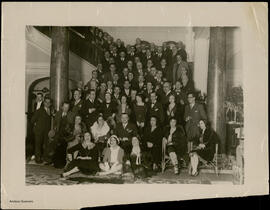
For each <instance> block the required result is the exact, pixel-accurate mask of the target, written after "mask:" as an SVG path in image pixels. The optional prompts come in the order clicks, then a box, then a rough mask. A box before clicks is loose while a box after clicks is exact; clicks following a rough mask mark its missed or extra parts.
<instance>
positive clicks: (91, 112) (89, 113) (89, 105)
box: [82, 89, 99, 129]
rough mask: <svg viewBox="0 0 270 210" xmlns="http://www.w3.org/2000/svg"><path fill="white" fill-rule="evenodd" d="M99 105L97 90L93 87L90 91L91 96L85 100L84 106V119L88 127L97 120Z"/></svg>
mask: <svg viewBox="0 0 270 210" xmlns="http://www.w3.org/2000/svg"><path fill="white" fill-rule="evenodd" d="M98 107H99V102H98V100H97V99H96V91H95V90H93V89H91V90H90V91H89V98H88V99H87V100H86V101H85V102H84V104H83V107H82V116H83V121H84V122H85V124H86V126H87V128H88V129H89V128H90V126H92V125H93V123H94V122H95V121H96V120H97V117H98V110H97V109H98Z"/></svg>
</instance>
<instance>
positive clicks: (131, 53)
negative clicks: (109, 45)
mask: <svg viewBox="0 0 270 210" xmlns="http://www.w3.org/2000/svg"><path fill="white" fill-rule="evenodd" d="M127 59H128V60H131V61H132V62H134V59H135V47H134V46H131V47H130V51H129V53H128V54H127Z"/></svg>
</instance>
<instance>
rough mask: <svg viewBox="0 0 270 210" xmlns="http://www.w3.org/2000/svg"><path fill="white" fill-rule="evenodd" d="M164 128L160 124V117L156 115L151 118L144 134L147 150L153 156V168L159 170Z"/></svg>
mask: <svg viewBox="0 0 270 210" xmlns="http://www.w3.org/2000/svg"><path fill="white" fill-rule="evenodd" d="M162 137H163V132H162V129H161V128H160V127H159V125H158V119H157V117H155V116H152V117H151V118H150V125H149V126H147V127H146V129H145V131H144V135H143V139H144V146H145V148H146V152H148V153H150V155H151V156H152V160H153V162H152V168H153V170H154V171H156V170H158V168H159V165H160V161H161V155H162V154H161V152H162V149H161V146H162Z"/></svg>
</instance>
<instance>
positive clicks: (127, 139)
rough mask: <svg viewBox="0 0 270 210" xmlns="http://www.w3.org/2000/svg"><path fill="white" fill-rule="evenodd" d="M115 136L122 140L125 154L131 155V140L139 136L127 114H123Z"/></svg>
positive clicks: (121, 143)
mask: <svg viewBox="0 0 270 210" xmlns="http://www.w3.org/2000/svg"><path fill="white" fill-rule="evenodd" d="M114 134H115V135H116V136H117V137H118V138H119V139H120V145H121V147H122V148H123V150H124V152H125V154H130V152H131V148H132V144H131V138H132V137H133V136H136V135H137V134H138V130H137V128H136V126H135V125H134V124H133V123H131V122H129V116H128V114H127V113H122V115H121V122H120V123H118V124H117V125H116V128H115V132H114Z"/></svg>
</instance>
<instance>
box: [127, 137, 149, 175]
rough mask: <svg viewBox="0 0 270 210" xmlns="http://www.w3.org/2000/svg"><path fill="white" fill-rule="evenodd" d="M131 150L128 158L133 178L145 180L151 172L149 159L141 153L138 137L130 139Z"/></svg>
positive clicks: (144, 153) (145, 154)
mask: <svg viewBox="0 0 270 210" xmlns="http://www.w3.org/2000/svg"><path fill="white" fill-rule="evenodd" d="M131 143H132V150H131V153H130V156H129V159H130V165H131V170H132V172H133V174H134V177H135V178H145V177H147V176H148V175H149V173H148V171H150V170H151V168H150V167H151V166H150V165H151V163H152V161H151V159H150V157H149V156H147V153H146V152H143V150H142V147H141V144H140V141H139V138H138V136H133V137H132V139H131Z"/></svg>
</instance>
